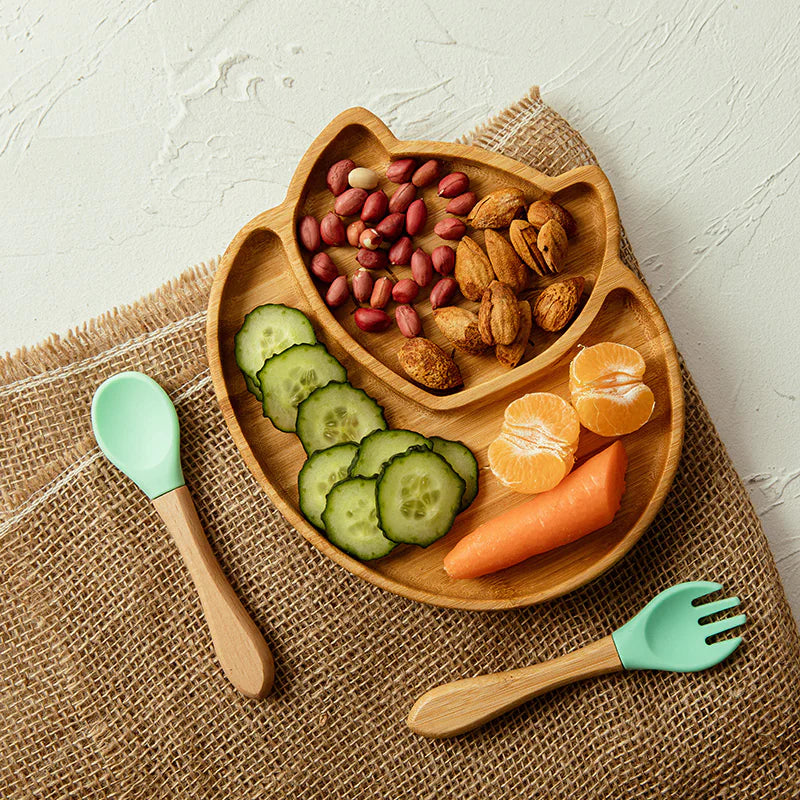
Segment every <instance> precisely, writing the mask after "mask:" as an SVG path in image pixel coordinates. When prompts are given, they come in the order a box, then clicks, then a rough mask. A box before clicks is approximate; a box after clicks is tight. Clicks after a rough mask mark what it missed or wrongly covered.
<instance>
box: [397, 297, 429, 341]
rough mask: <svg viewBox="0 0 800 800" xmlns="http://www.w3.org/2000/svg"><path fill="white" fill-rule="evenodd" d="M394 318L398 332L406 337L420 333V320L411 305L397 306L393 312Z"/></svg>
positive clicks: (411, 337) (412, 336)
mask: <svg viewBox="0 0 800 800" xmlns="http://www.w3.org/2000/svg"><path fill="white" fill-rule="evenodd" d="M394 319H395V322H397V327H398V329H399V331H400V333H402V334H403V336H405V337H406V338H407V339H413V338H414V337H415V336H419V335H420V333H422V321H421V320H420V318H419V314H417V312H416V310H415V309H414V308H413V306H409V305H402V306H397V308H396V309H395V312H394Z"/></svg>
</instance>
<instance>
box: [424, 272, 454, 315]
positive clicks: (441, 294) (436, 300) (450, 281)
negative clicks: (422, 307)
mask: <svg viewBox="0 0 800 800" xmlns="http://www.w3.org/2000/svg"><path fill="white" fill-rule="evenodd" d="M457 289H458V284H457V283H456V281H455V279H454V278H440V279H439V280H438V281H437V283H436V285H435V286H434V287H433V289H431V298H430V299H431V308H432V309H437V308H441V307H442V306H448V305H450V303H451V301H452V300H453V298H454V297H455V296H456V290H457Z"/></svg>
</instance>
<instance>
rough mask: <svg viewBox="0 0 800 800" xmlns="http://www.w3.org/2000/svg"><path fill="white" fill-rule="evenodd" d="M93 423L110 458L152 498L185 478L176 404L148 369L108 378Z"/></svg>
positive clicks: (99, 391)
mask: <svg viewBox="0 0 800 800" xmlns="http://www.w3.org/2000/svg"><path fill="white" fill-rule="evenodd" d="M92 429H93V430H94V436H95V439H97V444H99V445H100V449H101V450H102V451H103V453H104V454H105V456H106V458H108V460H109V461H110V462H111V463H112V464H113V465H114V466H115V467H117V468H118V469H120V470H122V472H124V473H125V474H126V475H127V476H128V477H129V478H130V479H131V480H132V481H133V482H134V483H135V484H136V485H137V486H138V487H139V488H140V489H141V490H142V491H143V492H144V493H145V494H146V495H147V496H148V497H149V498H150V499H151V500H152V499H154V498H156V497H160V496H161V495H162V494H166V493H167V492H171V491H172V490H173V489H177V488H178V487H179V486H183V484H184V483H185V481H184V480H183V471H182V470H181V453H180V427H179V425H178V415H177V414H176V413H175V406H173V405H172V401H171V400H170V399H169V396H168V395H167V393H166V392H165V391H164V390H163V389H162V388H161V387H160V386H159V385H158V384H157V383H156V382H155V381H154V380H153V379H152V378H149V377H148V376H147V375H143V374H142V373H141V372H120V373H119V374H118V375H113V376H112V377H110V378H109V379H108V380H106V381H104V382H103V383H102V384H101V385H100V386H99V387H98V388H97V391H96V392H95V393H94V397H93V398H92Z"/></svg>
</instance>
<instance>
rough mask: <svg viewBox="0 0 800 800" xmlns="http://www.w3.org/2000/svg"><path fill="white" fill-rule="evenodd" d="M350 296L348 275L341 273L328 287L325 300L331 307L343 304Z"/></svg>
mask: <svg viewBox="0 0 800 800" xmlns="http://www.w3.org/2000/svg"><path fill="white" fill-rule="evenodd" d="M349 297H350V290H349V289H348V288H347V275H340V276H339V277H338V278H336V279H335V280H334V281H333V283H331V285H330V286H329V287H328V291H327V292H326V293H325V302H326V303H327V304H328V305H329V306H330V307H331V308H338V307H339V306H343V305H344V304H345V303H346V302H347V300H348V299H349Z"/></svg>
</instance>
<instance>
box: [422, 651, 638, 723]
mask: <svg viewBox="0 0 800 800" xmlns="http://www.w3.org/2000/svg"><path fill="white" fill-rule="evenodd" d="M620 670H622V663H621V662H620V660H619V654H618V653H617V648H616V647H615V646H614V640H613V639H612V638H611V637H610V636H606V637H605V638H603V639H600V640H599V641H597V642H592V644H588V645H586V647H582V648H581V649H580V650H576V651H575V652H573V653H567V654H566V655H563V656H560V657H559V658H555V659H553V660H552V661H545V662H543V663H541V664H534V665H533V666H530V667H523V668H521V669H514V670H510V671H509V672H498V673H495V674H493V675H480V676H478V677H477V678H465V679H464V680H460V681H454V682H453V683H445V684H443V685H442V686H437V687H436V688H435V689H431V690H430V691H428V692H426V693H425V694H424V695H422V697H420V698H419V700H417V702H416V703H414V706H413V708H412V709H411V712H410V713H409V715H408V725H409V727H410V728H411V730H412V731H414V732H415V733H419V734H420V735H422V736H428V737H432V738H436V739H444V738H447V737H448V736H458V735H459V734H460V733H466V732H467V731H471V730H473V728H477V727H478V726H479V725H483V724H484V723H485V722H488V721H489V720H492V719H494V718H495V717H499V716H500V715H501V714H504V713H505V712H506V711H510V710H511V709H512V708H516V707H517V706H519V705H522V703H525V702H526V701H528V700H530V699H531V698H533V697H537V696H538V695H540V694H544V693H545V692H548V691H550V689H557V688H558V687H559V686H565V685H566V684H568V683H572V682H573V681H579V680H583V679H584V678H593V677H595V676H596V675H607V674H609V673H611V672H619V671H620Z"/></svg>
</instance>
